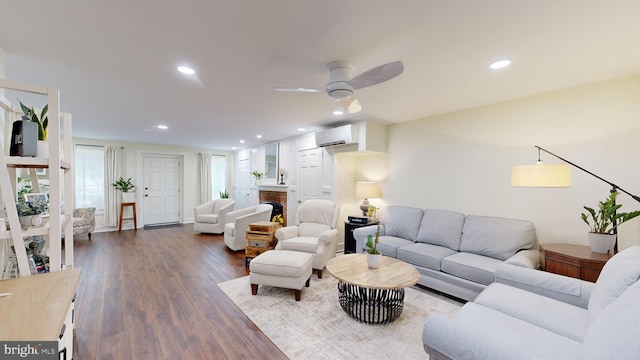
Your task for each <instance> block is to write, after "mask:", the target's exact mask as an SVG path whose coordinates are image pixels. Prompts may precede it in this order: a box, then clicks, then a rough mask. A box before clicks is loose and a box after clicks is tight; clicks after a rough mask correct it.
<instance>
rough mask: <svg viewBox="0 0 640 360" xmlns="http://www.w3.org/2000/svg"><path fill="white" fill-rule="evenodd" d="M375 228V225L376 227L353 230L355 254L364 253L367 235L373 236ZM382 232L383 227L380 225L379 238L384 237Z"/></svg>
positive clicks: (370, 226)
mask: <svg viewBox="0 0 640 360" xmlns="http://www.w3.org/2000/svg"><path fill="white" fill-rule="evenodd" d="M377 228H378V225H377V224H376V225H369V226H363V227H359V228H357V229H355V230H353V238H354V239H355V240H356V252H357V253H363V252H364V243H366V242H367V236H369V235H371V236H375V234H376V229H377ZM384 231H385V229H384V225H382V224H380V236H383V235H384Z"/></svg>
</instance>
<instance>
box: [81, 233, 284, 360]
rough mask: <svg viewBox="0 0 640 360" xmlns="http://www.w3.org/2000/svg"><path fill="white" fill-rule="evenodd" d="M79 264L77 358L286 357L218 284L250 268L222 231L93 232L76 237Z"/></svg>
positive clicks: (244, 272)
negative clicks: (227, 242)
mask: <svg viewBox="0 0 640 360" xmlns="http://www.w3.org/2000/svg"><path fill="white" fill-rule="evenodd" d="M75 265H76V267H80V268H82V277H81V279H80V284H79V286H78V291H77V296H76V330H75V347H74V351H75V353H74V358H75V359H76V360H91V359H100V360H103V359H118V360H120V359H154V360H155V359H257V358H268V359H287V357H286V356H285V355H284V354H283V353H282V352H281V351H280V350H279V349H278V348H277V347H276V346H275V345H274V344H273V343H272V342H271V341H270V340H269V339H268V338H267V337H266V336H265V335H264V334H263V333H262V331H260V330H259V329H258V328H257V327H256V326H255V325H254V324H253V322H251V320H249V318H247V317H246V316H245V315H244V314H243V313H242V312H241V311H240V310H239V309H238V308H237V307H236V306H235V305H234V304H233V302H231V300H229V299H228V298H227V296H226V295H225V294H224V293H223V292H222V291H221V290H220V289H219V288H218V287H217V286H216V284H217V283H219V282H223V281H226V280H231V279H234V278H237V277H241V276H245V275H247V274H248V271H247V270H245V267H244V252H235V253H234V252H232V251H230V250H229V249H228V248H227V247H226V246H225V245H224V242H223V237H222V235H210V234H198V233H194V232H193V225H192V224H185V225H183V226H182V227H174V228H165V229H156V230H142V229H140V230H138V231H133V230H128V231H123V232H120V233H118V232H105V233H94V234H93V235H92V240H90V241H88V240H86V238H84V237H82V236H81V237H79V238H76V240H75ZM250 291H251V289H249V288H248V289H247V292H250Z"/></svg>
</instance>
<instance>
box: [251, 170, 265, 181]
mask: <svg viewBox="0 0 640 360" xmlns="http://www.w3.org/2000/svg"><path fill="white" fill-rule="evenodd" d="M251 175H253V177H254V178H256V180H260V179H261V178H262V175H264V174H263V173H261V172H260V171H258V170H254V171H252V172H251Z"/></svg>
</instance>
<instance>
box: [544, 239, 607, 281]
mask: <svg viewBox="0 0 640 360" xmlns="http://www.w3.org/2000/svg"><path fill="white" fill-rule="evenodd" d="M611 256H612V255H610V254H601V253H596V252H593V251H591V247H589V246H584V245H571V244H541V245H540V265H541V267H542V269H543V270H545V271H547V272H551V273H554V274H560V275H565V276H569V277H572V278H576V279H581V280H586V281H591V282H595V281H596V280H598V276H600V271H602V267H604V264H605V263H606V262H607V261H608V260H609V259H610V258H611Z"/></svg>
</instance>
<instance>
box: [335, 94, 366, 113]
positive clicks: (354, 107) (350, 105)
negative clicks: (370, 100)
mask: <svg viewBox="0 0 640 360" xmlns="http://www.w3.org/2000/svg"><path fill="white" fill-rule="evenodd" d="M340 103H341V104H342V107H344V110H345V111H346V112H347V114H356V113H359V112H360V111H362V105H360V101H358V99H356V98H355V97H350V98H348V99H346V100H342V101H341V102H340Z"/></svg>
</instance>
